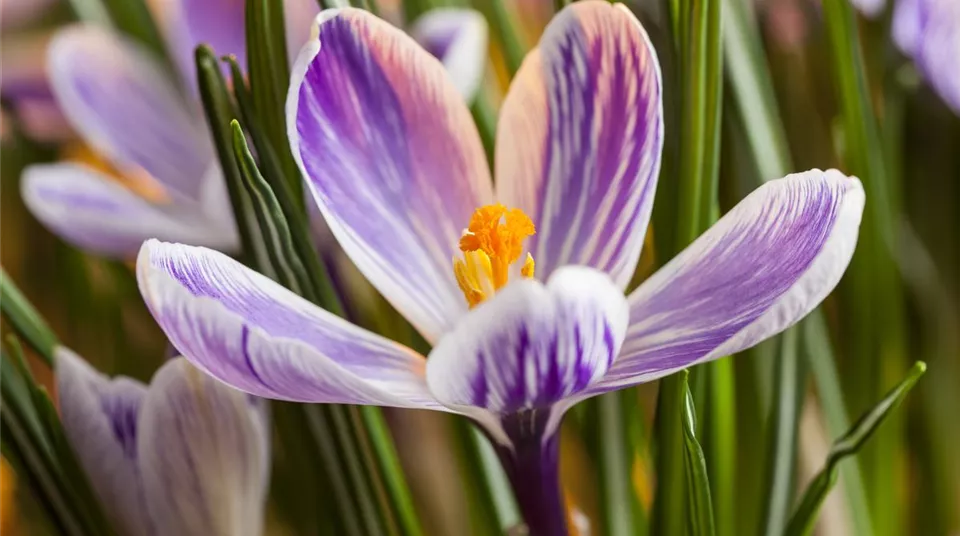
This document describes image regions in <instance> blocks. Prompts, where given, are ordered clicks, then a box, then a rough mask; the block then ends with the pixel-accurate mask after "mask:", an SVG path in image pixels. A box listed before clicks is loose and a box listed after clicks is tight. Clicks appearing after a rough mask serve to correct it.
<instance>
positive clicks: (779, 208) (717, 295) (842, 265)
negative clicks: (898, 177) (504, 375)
mask: <svg viewBox="0 0 960 536" xmlns="http://www.w3.org/2000/svg"><path fill="white" fill-rule="evenodd" d="M863 203H864V194H863V187H862V185H861V184H860V181H859V180H857V179H856V178H849V177H846V176H845V175H843V174H842V173H840V172H839V171H836V170H829V171H825V172H824V171H820V170H811V171H807V172H805V173H798V174H794V175H789V176H787V177H786V178H783V179H780V180H775V181H771V182H769V183H767V184H765V185H763V186H761V187H760V188H758V189H757V190H756V191H754V192H753V193H751V194H750V195H749V196H747V197H746V198H745V199H744V200H743V201H741V202H740V203H739V204H738V205H737V206H736V207H734V208H733V210H731V211H730V212H729V213H727V214H726V215H725V216H724V217H723V218H721V219H720V221H718V222H717V223H716V224H715V225H714V226H713V227H711V228H710V229H709V230H707V232H706V233H704V234H703V235H702V236H701V237H700V238H698V239H697V240H696V241H694V243H693V244H691V245H690V246H689V247H688V248H687V249H685V250H684V251H683V252H681V253H680V254H679V255H677V256H676V257H675V258H674V259H673V260H671V261H670V262H669V263H667V265H666V266H664V267H663V268H661V269H660V270H659V271H658V272H657V273H655V274H654V275H653V276H652V277H650V279H648V280H647V281H645V282H644V283H643V284H642V285H640V288H638V289H637V290H636V291H634V292H633V294H631V295H630V297H629V302H630V329H629V330H628V332H627V337H626V340H625V341H624V343H623V349H622V350H621V352H620V356H619V357H618V358H617V360H616V362H615V363H614V364H613V366H612V367H611V368H610V370H609V371H608V372H607V375H606V376H605V377H604V378H603V379H602V380H601V381H600V382H598V383H597V384H596V385H594V386H593V387H592V388H591V389H590V391H589V393H588V394H597V393H600V392H606V391H610V390H613V389H617V388H620V387H625V386H629V385H634V384H637V383H642V382H647V381H651V380H654V379H657V378H660V377H662V376H666V375H668V374H671V373H673V372H675V371H677V370H679V369H682V368H684V367H688V366H691V365H694V364H697V363H701V362H704V361H708V360H711V359H716V358H719V357H723V356H726V355H730V354H733V353H736V352H739V351H741V350H744V349H746V348H749V347H751V346H753V345H755V344H757V343H759V342H760V341H762V340H764V339H766V338H768V337H771V336H773V335H776V334H777V333H780V332H781V331H783V330H784V329H786V328H788V327H790V326H791V325H793V324H794V323H795V322H797V321H798V320H800V319H801V318H803V317H804V316H806V315H807V314H808V313H809V312H810V311H812V310H813V309H814V308H815V307H816V306H817V305H819V304H820V302H821V301H823V299H824V298H826V296H827V295H828V294H829V293H830V291H831V290H833V288H834V287H835V286H836V285H837V283H838V282H839V281H840V277H841V276H842V275H843V272H844V271H845V270H846V268H847V265H848V264H849V262H850V258H851V257H852V256H853V250H854V248H855V247H856V243H857V234H858V232H859V227H860V217H861V214H862V212H863Z"/></svg>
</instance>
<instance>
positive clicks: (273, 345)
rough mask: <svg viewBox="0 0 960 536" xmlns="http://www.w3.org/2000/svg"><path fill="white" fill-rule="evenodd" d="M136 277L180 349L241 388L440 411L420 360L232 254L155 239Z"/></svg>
mask: <svg viewBox="0 0 960 536" xmlns="http://www.w3.org/2000/svg"><path fill="white" fill-rule="evenodd" d="M137 278H138V280H139V283H140V292H141V293H142V294H143V297H144V300H145V301H146V303H147V306H148V307H149V308H150V311H151V312H152V313H153V316H154V318H155V319H156V320H157V322H158V323H159V324H160V327H161V328H162V329H163V331H164V332H165V333H166V334H167V337H169V338H170V341H171V342H172V343H173V345H174V346H176V347H177V349H178V350H180V352H181V353H182V354H183V355H184V357H186V358H187V359H189V360H190V361H191V362H193V363H194V364H195V365H196V366H198V367H200V368H201V369H202V370H204V371H206V372H207V373H209V374H211V375H212V376H214V377H216V378H219V379H220V380H222V381H223V382H225V383H227V384H230V385H232V386H234V387H236V388H237V389H240V390H242V391H246V392H248V393H251V394H254V395H257V396H263V397H267V398H275V399H280V400H293V401H298V402H332V403H344V404H374V405H382V406H398V407H412V408H426V409H443V408H442V407H441V406H440V405H439V404H438V403H437V402H436V401H435V400H434V398H433V396H432V395H431V394H430V393H429V391H428V390H427V387H426V382H425V380H424V367H425V362H424V360H423V357H422V356H420V355H419V354H417V353H416V352H414V351H413V350H410V349H409V348H406V347H404V346H401V345H399V344H396V343H394V342H391V341H389V340H387V339H384V338H382V337H379V336H377V335H374V334H372V333H370V332H368V331H366V330H364V329H361V328H358V327H357V326H354V325H353V324H350V323H349V322H346V321H344V320H342V319H340V318H337V317H336V316H334V315H332V314H330V313H328V312H326V311H324V310H322V309H320V308H318V307H316V306H315V305H313V304H311V303H309V302H307V301H306V300H304V299H303V298H301V297H299V296H297V295H295V294H293V293H292V292H290V291H289V290H287V289H285V288H283V287H281V286H280V285H279V284H277V283H275V282H273V281H272V280H270V279H268V278H266V277H264V276H262V275H260V274H258V273H256V272H254V271H252V270H249V269H247V268H246V267H244V266H243V265H241V264H240V263H238V262H236V261H234V260H232V259H230V258H229V257H227V256H226V255H223V254H221V253H218V252H215V251H212V250H208V249H205V248H195V247H190V246H184V245H181V244H167V243H162V242H158V241H156V240H151V241H149V242H147V243H145V244H144V245H143V249H142V250H141V252H140V257H139V258H138V260H137Z"/></svg>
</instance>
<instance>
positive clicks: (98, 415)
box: [55, 347, 157, 535]
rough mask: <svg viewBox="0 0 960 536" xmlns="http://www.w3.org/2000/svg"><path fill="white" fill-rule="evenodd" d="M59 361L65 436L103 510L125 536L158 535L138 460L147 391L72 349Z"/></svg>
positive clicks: (61, 349) (59, 356) (58, 357)
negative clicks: (100, 368)
mask: <svg viewBox="0 0 960 536" xmlns="http://www.w3.org/2000/svg"><path fill="white" fill-rule="evenodd" d="M55 356H56V379H57V394H58V399H59V405H60V416H61V421H62V422H63V428H64V432H65V433H66V435H67V441H69V442H70V446H71V447H72V448H73V451H74V453H76V455H77V459H78V460H79V462H80V466H81V467H82V468H83V471H84V472H85V473H86V475H87V478H88V479H89V481H90V485H91V486H92V487H93V491H94V493H96V495H97V498H98V499H99V500H100V504H101V505H102V506H103V508H104V510H105V511H106V514H107V515H108V516H109V517H110V519H111V521H112V522H113V524H114V525H115V526H116V527H117V528H119V529H121V532H123V533H124V534H144V535H150V534H157V533H156V532H155V531H154V527H153V525H152V524H151V522H150V518H149V514H148V512H147V510H146V500H145V496H144V494H143V485H142V482H141V475H140V471H139V468H138V460H137V437H138V435H139V432H140V428H139V423H138V414H139V411H140V407H141V404H142V401H143V398H144V395H145V393H146V389H147V388H146V387H145V386H144V385H143V384H141V383H140V382H137V381H135V380H131V379H130V378H123V377H121V378H117V379H114V380H110V379H109V378H107V377H106V376H104V375H103V374H100V373H99V372H97V371H96V370H94V368H93V367H91V366H90V365H89V364H88V363H87V362H86V361H84V360H83V358H81V357H80V356H78V355H76V354H74V353H73V352H72V351H70V350H69V349H67V348H64V347H58V348H57V349H56V354H55Z"/></svg>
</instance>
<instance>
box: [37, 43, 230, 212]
mask: <svg viewBox="0 0 960 536" xmlns="http://www.w3.org/2000/svg"><path fill="white" fill-rule="evenodd" d="M48 61H49V65H48V75H49V77H50V81H51V86H52V88H53V92H54V95H55V96H56V98H57V101H58V103H59V104H60V107H61V109H62V110H63V112H64V114H66V116H67V118H68V119H69V120H70V122H71V124H72V125H73V127H74V128H76V129H77V130H78V131H79V132H80V133H81V134H82V135H83V137H84V138H85V140H86V141H87V142H88V143H90V144H92V145H93V146H94V147H95V148H96V149H97V150H99V151H100V152H102V153H103V154H105V155H107V156H108V157H110V158H111V159H112V160H113V162H114V163H115V164H116V165H117V166H118V167H120V168H121V170H127V171H133V172H142V171H146V172H147V173H149V174H150V175H151V176H152V177H153V178H155V179H157V180H158V181H159V182H160V183H162V184H163V186H164V187H165V188H167V189H168V190H169V192H168V193H170V195H171V196H172V197H175V198H177V197H179V198H182V199H188V200H190V199H195V198H196V196H197V193H198V192H199V190H200V185H201V179H202V178H203V176H204V173H205V172H206V170H207V168H208V166H209V165H210V162H211V161H212V160H213V148H212V145H211V144H210V141H209V136H208V135H207V132H206V127H205V126H204V124H203V120H202V115H200V114H194V113H192V112H191V110H190V109H189V108H188V106H187V104H186V101H185V100H184V98H185V96H184V95H181V94H180V93H179V91H178V90H177V88H176V87H174V86H173V85H172V84H171V83H170V81H169V75H168V74H167V73H166V72H165V71H164V69H163V67H162V66H161V65H160V63H159V62H158V61H157V59H156V58H154V57H153V56H152V55H151V53H150V52H148V51H147V50H145V49H144V48H143V47H142V46H141V45H138V44H136V43H134V42H133V41H131V40H129V39H126V38H123V37H119V36H116V35H113V34H111V33H110V32H109V31H107V30H104V29H101V28H98V27H95V26H79V25H78V26H73V27H70V28H67V29H64V30H60V31H59V32H57V34H56V37H54V39H53V41H52V42H51V44H50V48H49V50H48Z"/></svg>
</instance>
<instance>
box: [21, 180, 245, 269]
mask: <svg viewBox="0 0 960 536" xmlns="http://www.w3.org/2000/svg"><path fill="white" fill-rule="evenodd" d="M21 191H22V195H23V200H24V203H25V204H26V205H27V208H29V209H30V212H31V213H32V214H33V215H34V217H36V218H37V219H38V220H40V221H41V222H42V223H43V224H44V225H45V226H46V227H47V228H49V229H50V230H51V231H53V232H54V233H56V234H57V235H58V236H60V237H61V238H63V239H64V240H66V241H68V242H70V243H71V244H73V245H75V246H77V247H79V248H81V249H84V250H88V251H92V252H95V253H98V254H101V255H106V256H111V257H117V258H132V257H133V256H134V255H136V254H137V251H138V250H139V249H140V245H141V244H143V241H144V240H147V239H149V238H163V239H165V240H178V241H182V242H187V243H191V244H198V245H207V246H210V247H215V248H218V249H224V250H232V249H235V248H236V247H237V242H238V239H237V235H236V231H235V230H234V229H233V228H232V226H230V224H229V223H223V222H214V221H208V220H206V219H205V218H204V217H203V216H200V215H198V214H195V213H194V212H193V211H191V210H186V211H184V210H182V207H179V206H177V205H170V204H167V205H158V204H152V203H150V202H148V201H146V200H145V199H143V198H142V197H140V196H138V195H137V194H135V193H133V192H132V191H130V190H128V189H127V188H125V187H124V186H122V185H120V184H119V183H118V182H116V181H115V180H112V179H111V178H110V177H107V176H106V175H103V174H102V173H100V172H98V171H96V170H94V169H93V168H90V167H87V166H85V165H83V164H43V165H35V166H31V167H29V168H27V169H26V170H25V171H24V174H23V177H22V182H21Z"/></svg>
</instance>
